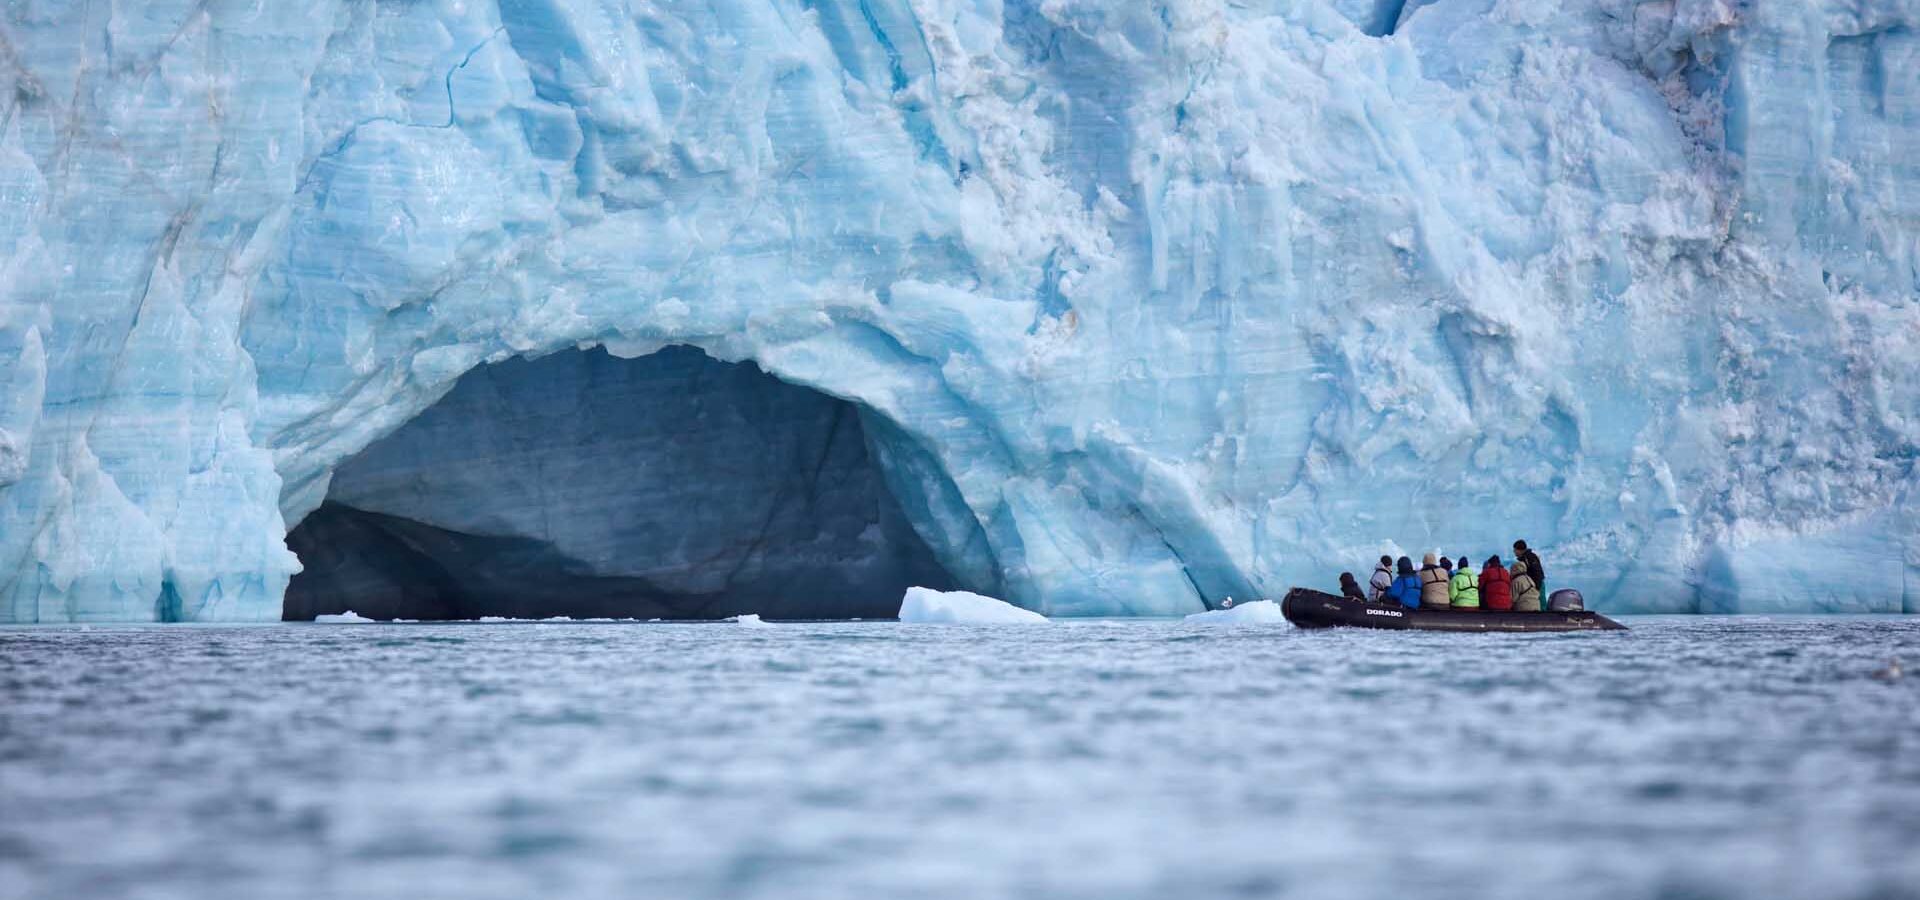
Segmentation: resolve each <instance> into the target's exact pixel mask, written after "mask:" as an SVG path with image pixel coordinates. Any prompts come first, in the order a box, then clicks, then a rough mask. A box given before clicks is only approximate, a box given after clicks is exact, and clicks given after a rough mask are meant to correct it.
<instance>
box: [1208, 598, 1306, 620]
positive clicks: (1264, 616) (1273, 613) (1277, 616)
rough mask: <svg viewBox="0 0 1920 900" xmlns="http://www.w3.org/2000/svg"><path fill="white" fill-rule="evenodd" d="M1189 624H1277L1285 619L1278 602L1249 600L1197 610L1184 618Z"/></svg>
mask: <svg viewBox="0 0 1920 900" xmlns="http://www.w3.org/2000/svg"><path fill="white" fill-rule="evenodd" d="M1185 621H1186V623H1187V624H1189V625H1279V624H1283V623H1285V622H1286V621H1287V617H1286V616H1285V615H1284V614H1282V613H1281V611H1280V604H1278V603H1275V602H1273V601H1272V600H1250V601H1247V602H1245V603H1239V604H1235V605H1233V606H1229V607H1227V608H1225V609H1210V610H1207V611H1206V612H1197V613H1194V614H1192V615H1190V616H1187V617H1186V619H1185Z"/></svg>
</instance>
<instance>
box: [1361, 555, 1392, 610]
mask: <svg viewBox="0 0 1920 900" xmlns="http://www.w3.org/2000/svg"><path fill="white" fill-rule="evenodd" d="M1367 587H1368V588H1369V589H1370V591H1369V596H1368V597H1367V599H1369V600H1372V601H1373V602H1375V603H1378V602H1380V601H1382V600H1385V599H1387V589H1388V588H1390V587H1393V557H1391V556H1382V557H1380V564H1379V565H1377V566H1374V567H1373V577H1372V578H1369V579H1367Z"/></svg>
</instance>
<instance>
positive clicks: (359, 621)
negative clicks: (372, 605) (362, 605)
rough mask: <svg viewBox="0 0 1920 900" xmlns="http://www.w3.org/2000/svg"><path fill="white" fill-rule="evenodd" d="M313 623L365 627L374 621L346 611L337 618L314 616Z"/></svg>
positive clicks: (351, 611)
mask: <svg viewBox="0 0 1920 900" xmlns="http://www.w3.org/2000/svg"><path fill="white" fill-rule="evenodd" d="M313 621H314V622H316V623H318V624H321V625H367V624H370V623H372V622H373V621H375V620H373V619H369V618H367V617H366V616H363V615H360V614H359V613H356V612H354V611H353V610H347V611H346V612H343V613H341V614H339V615H337V616H314V617H313Z"/></svg>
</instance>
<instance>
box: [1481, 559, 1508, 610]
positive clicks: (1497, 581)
mask: <svg viewBox="0 0 1920 900" xmlns="http://www.w3.org/2000/svg"><path fill="white" fill-rule="evenodd" d="M1480 603H1481V605H1483V606H1485V607H1486V608H1487V609H1495V610H1509V609H1512V608H1513V576H1511V575H1508V574H1507V569H1506V567H1505V566H1488V567H1486V568H1485V569H1482V570H1481V572H1480Z"/></svg>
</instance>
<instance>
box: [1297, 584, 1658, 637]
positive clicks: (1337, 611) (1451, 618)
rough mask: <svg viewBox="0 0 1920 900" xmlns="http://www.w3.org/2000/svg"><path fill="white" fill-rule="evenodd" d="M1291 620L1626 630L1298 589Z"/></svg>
mask: <svg viewBox="0 0 1920 900" xmlns="http://www.w3.org/2000/svg"><path fill="white" fill-rule="evenodd" d="M1280 612H1281V614H1282V615H1285V616H1286V617H1287V621H1289V622H1292V623H1293V624H1295V625H1298V626H1299V627H1301V628H1338V627H1342V626H1345V627H1350V628H1386V629H1395V630H1403V631H1625V630H1626V628H1627V626H1625V625H1622V624H1620V623H1619V622H1615V621H1614V620H1612V619H1609V618H1607V617H1606V616H1603V615H1601V614H1599V613H1597V612H1590V611H1587V610H1576V611H1572V612H1493V611H1491V610H1484V609H1481V610H1472V609H1463V610H1452V609H1408V608H1406V607H1404V606H1401V605H1400V604H1398V603H1368V602H1366V601H1364V600H1355V599H1353V598H1351V597H1340V596H1336V595H1333V594H1325V593H1321V592H1320V591H1316V590H1312V589H1310V588H1294V589H1293V590H1290V591H1288V592H1287V596H1286V599H1285V600H1282V601H1281V602H1280Z"/></svg>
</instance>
